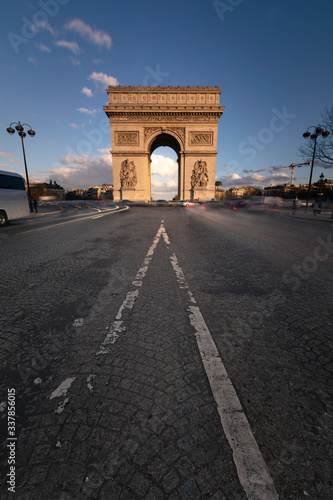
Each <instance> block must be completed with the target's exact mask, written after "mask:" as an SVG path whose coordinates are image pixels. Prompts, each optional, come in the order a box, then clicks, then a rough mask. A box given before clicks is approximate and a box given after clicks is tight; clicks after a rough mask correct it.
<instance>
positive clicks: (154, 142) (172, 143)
mask: <svg viewBox="0 0 333 500" xmlns="http://www.w3.org/2000/svg"><path fill="white" fill-rule="evenodd" d="M160 146H167V147H169V148H171V149H173V150H174V151H175V153H176V154H177V163H178V193H177V194H178V198H180V197H181V153H183V152H184V143H183V140H182V137H181V134H179V132H178V131H175V130H173V129H164V128H160V129H159V130H154V132H152V133H151V134H150V136H149V137H147V152H148V155H149V161H150V164H149V175H150V176H151V155H152V154H153V152H154V151H155V149H157V148H159V147H160ZM149 189H150V190H151V179H150V186H149Z"/></svg>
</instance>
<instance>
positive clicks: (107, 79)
mask: <svg viewBox="0 0 333 500" xmlns="http://www.w3.org/2000/svg"><path fill="white" fill-rule="evenodd" d="M88 79H89V80H93V81H94V82H95V83H101V84H102V85H103V86H107V87H108V86H109V85H111V87H116V86H117V85H119V82H118V80H117V79H116V78H115V77H114V76H108V75H106V74H105V73H96V71H94V72H93V73H91V75H90V76H89V77H88Z"/></svg>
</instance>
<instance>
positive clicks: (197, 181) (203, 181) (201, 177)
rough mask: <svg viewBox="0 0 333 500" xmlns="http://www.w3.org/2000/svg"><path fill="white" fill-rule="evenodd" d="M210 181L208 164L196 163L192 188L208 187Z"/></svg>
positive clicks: (201, 161)
mask: <svg viewBox="0 0 333 500" xmlns="http://www.w3.org/2000/svg"><path fill="white" fill-rule="evenodd" d="M208 180H209V179H208V170H207V163H206V162H205V161H203V160H198V161H196V162H195V164H194V169H193V171H192V177H191V186H192V188H193V189H194V188H198V187H207V184H208Z"/></svg>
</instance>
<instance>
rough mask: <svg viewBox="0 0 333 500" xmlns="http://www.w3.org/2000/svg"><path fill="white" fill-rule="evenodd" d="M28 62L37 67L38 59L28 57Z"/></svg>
mask: <svg viewBox="0 0 333 500" xmlns="http://www.w3.org/2000/svg"><path fill="white" fill-rule="evenodd" d="M28 62H29V63H31V64H33V65H34V66H37V59H36V58H35V57H28Z"/></svg>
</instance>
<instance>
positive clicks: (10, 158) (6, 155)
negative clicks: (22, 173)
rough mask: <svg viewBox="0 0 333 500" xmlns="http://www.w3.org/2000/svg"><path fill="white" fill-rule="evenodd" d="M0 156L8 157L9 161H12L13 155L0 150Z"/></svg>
mask: <svg viewBox="0 0 333 500" xmlns="http://www.w3.org/2000/svg"><path fill="white" fill-rule="evenodd" d="M0 156H2V157H3V158H8V160H9V161H14V158H13V156H12V155H10V154H9V153H5V152H4V151H0Z"/></svg>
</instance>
